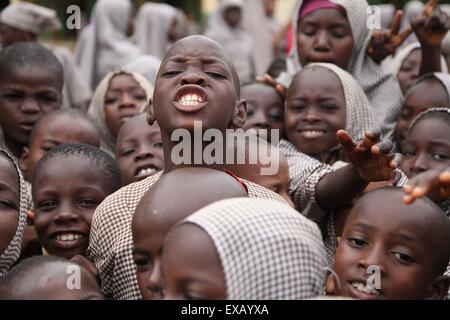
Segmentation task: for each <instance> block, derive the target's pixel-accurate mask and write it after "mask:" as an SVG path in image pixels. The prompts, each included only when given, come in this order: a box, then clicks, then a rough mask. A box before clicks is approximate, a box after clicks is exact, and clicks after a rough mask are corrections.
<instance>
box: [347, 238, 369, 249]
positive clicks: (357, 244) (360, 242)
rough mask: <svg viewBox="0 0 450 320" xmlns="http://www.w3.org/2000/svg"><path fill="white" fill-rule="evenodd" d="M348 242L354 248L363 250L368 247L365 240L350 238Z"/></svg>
mask: <svg viewBox="0 0 450 320" xmlns="http://www.w3.org/2000/svg"><path fill="white" fill-rule="evenodd" d="M347 241H348V242H349V244H350V246H352V247H353V248H363V247H366V246H367V245H368V243H367V242H366V241H365V240H363V239H359V238H348V239H347Z"/></svg>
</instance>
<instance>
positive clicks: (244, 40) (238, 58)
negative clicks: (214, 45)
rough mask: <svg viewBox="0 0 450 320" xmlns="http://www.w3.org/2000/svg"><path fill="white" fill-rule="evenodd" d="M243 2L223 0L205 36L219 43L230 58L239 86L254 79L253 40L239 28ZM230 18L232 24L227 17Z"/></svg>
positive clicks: (210, 20)
mask: <svg viewBox="0 0 450 320" xmlns="http://www.w3.org/2000/svg"><path fill="white" fill-rule="evenodd" d="M243 10H244V2H243V1H242V0H223V1H222V2H220V4H219V7H218V8H217V9H216V11H215V12H213V14H212V15H211V17H210V18H209V21H208V28H207V29H206V32H205V35H206V36H207V37H210V38H212V39H214V40H216V41H217V42H219V43H220V44H221V45H222V46H223V47H224V49H225V51H226V52H227V54H228V55H229V56H230V58H231V61H232V62H233V64H234V67H235V68H236V71H237V73H238V76H239V80H240V82H241V84H244V83H247V82H250V81H252V80H253V79H254V77H255V63H254V57H253V51H254V47H253V40H252V38H251V37H250V35H249V34H248V33H247V32H245V31H244V30H243V29H242V27H241V22H242V16H243V14H242V12H243ZM230 16H232V17H233V18H232V19H233V20H234V21H233V22H232V23H233V24H234V25H233V24H231V23H230V20H231V19H229V18H228V17H230Z"/></svg>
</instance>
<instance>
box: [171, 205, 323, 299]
mask: <svg viewBox="0 0 450 320" xmlns="http://www.w3.org/2000/svg"><path fill="white" fill-rule="evenodd" d="M185 223H192V224H195V225H197V226H199V227H201V228H202V229H204V230H205V231H206V232H207V233H208V235H209V236H210V238H211V239H212V241H213V242H214V245H215V247H216V249H217V252H218V254H219V258H220V261H221V264H222V269H223V273H224V276H225V283H226V288H227V299H229V300H297V299H308V298H311V297H313V296H316V295H318V294H320V293H321V291H322V290H323V285H324V281H325V274H326V272H325V268H326V265H327V261H326V257H325V250H324V245H323V242H322V236H321V234H320V231H319V228H318V227H317V225H316V224H315V223H314V222H312V221H311V220H309V219H307V218H305V217H304V216H302V215H301V214H300V213H299V212H297V211H296V210H294V209H292V208H291V207H289V206H287V205H285V204H282V203H279V202H278V201H273V200H262V199H250V198H234V199H227V200H221V201H218V202H215V203H213V204H211V205H208V206H206V207H204V208H203V209H200V210H199V211H197V212H195V213H194V214H192V215H191V216H189V217H188V218H187V219H185V220H184V221H182V222H181V223H179V224H178V225H177V226H175V228H177V227H178V226H180V225H183V224H185Z"/></svg>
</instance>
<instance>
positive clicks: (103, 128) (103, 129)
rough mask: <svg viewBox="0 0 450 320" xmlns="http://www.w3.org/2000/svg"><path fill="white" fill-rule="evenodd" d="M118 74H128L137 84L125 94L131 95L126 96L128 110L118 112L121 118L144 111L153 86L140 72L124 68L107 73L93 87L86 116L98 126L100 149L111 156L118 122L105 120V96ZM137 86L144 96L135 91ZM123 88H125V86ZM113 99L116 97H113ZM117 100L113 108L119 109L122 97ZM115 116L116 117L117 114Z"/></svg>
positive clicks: (113, 150) (114, 146)
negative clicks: (116, 105)
mask: <svg viewBox="0 0 450 320" xmlns="http://www.w3.org/2000/svg"><path fill="white" fill-rule="evenodd" d="M119 75H129V76H131V77H132V78H133V79H134V81H135V82H137V84H138V87H137V88H134V89H132V91H133V92H127V93H126V94H127V95H129V96H131V98H130V97H128V98H127V101H128V104H129V106H128V107H127V108H126V109H128V111H126V112H127V114H126V115H120V114H119V117H120V118H123V117H125V116H126V117H128V118H129V117H131V116H133V115H136V114H137V113H140V112H144V111H145V108H146V106H147V102H148V101H149V99H150V98H151V97H152V96H153V86H152V85H151V83H150V82H149V81H148V80H147V79H146V78H145V77H144V76H142V75H141V74H139V73H137V72H132V71H128V70H126V69H118V70H116V71H113V72H110V73H108V74H107V75H106V76H105V77H104V78H103V80H102V81H101V82H100V83H99V85H98V86H97V88H96V89H95V92H94V95H93V96H92V100H91V104H90V105H89V109H88V116H89V118H91V119H92V120H93V121H94V122H95V123H96V124H97V126H98V128H99V132H100V138H101V147H102V149H104V150H105V151H107V152H108V153H109V154H111V155H113V156H114V154H115V150H116V135H117V132H114V127H116V126H118V125H119V124H114V123H111V122H117V121H108V120H107V118H109V117H108V115H107V111H106V108H107V107H108V105H107V104H108V102H107V101H106V96H107V94H108V90H109V89H110V85H111V82H112V81H113V79H114V78H115V77H116V76H119ZM139 88H140V89H142V90H144V92H145V96H144V97H140V96H139V97H138V95H139V93H138V92H137V91H138V90H139ZM124 90H127V89H126V88H125V89H124ZM114 99H116V98H115V97H114ZM118 100H120V101H117V102H116V101H113V103H114V104H117V103H118V104H119V106H118V107H115V108H114V109H116V110H117V109H120V104H122V103H124V102H123V100H124V99H122V98H120V99H118ZM131 100H133V101H131ZM130 101H131V102H130ZM130 104H132V106H130ZM110 108H111V107H110ZM113 112H114V111H113ZM119 112H120V111H118V112H116V115H117V114H118V113H119ZM115 118H117V116H116V117H115ZM115 120H119V119H115Z"/></svg>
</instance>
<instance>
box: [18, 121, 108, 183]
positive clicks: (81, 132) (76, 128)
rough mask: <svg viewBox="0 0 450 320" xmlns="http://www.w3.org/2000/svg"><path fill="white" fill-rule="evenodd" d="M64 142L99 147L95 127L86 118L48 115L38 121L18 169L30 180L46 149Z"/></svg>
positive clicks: (48, 149)
mask: <svg viewBox="0 0 450 320" xmlns="http://www.w3.org/2000/svg"><path fill="white" fill-rule="evenodd" d="M64 143H84V144H89V145H91V146H94V147H100V138H99V135H98V133H97V130H96V128H95V127H94V126H93V125H92V124H91V123H90V122H89V121H87V120H85V119H82V118H76V117H71V116H70V115H67V114H66V115H65V114H55V115H49V116H47V117H46V118H45V119H42V120H41V121H40V122H39V127H38V128H35V132H34V135H33V136H32V137H31V141H30V142H29V144H28V147H24V150H23V153H22V155H21V157H20V161H19V165H20V169H21V170H22V172H23V173H24V176H25V179H26V180H27V181H30V182H31V177H32V175H33V171H34V168H35V167H36V164H37V163H38V161H39V160H40V159H41V158H42V157H43V156H44V154H46V153H47V152H48V151H50V150H51V149H53V148H54V147H56V146H59V145H61V144H64Z"/></svg>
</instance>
